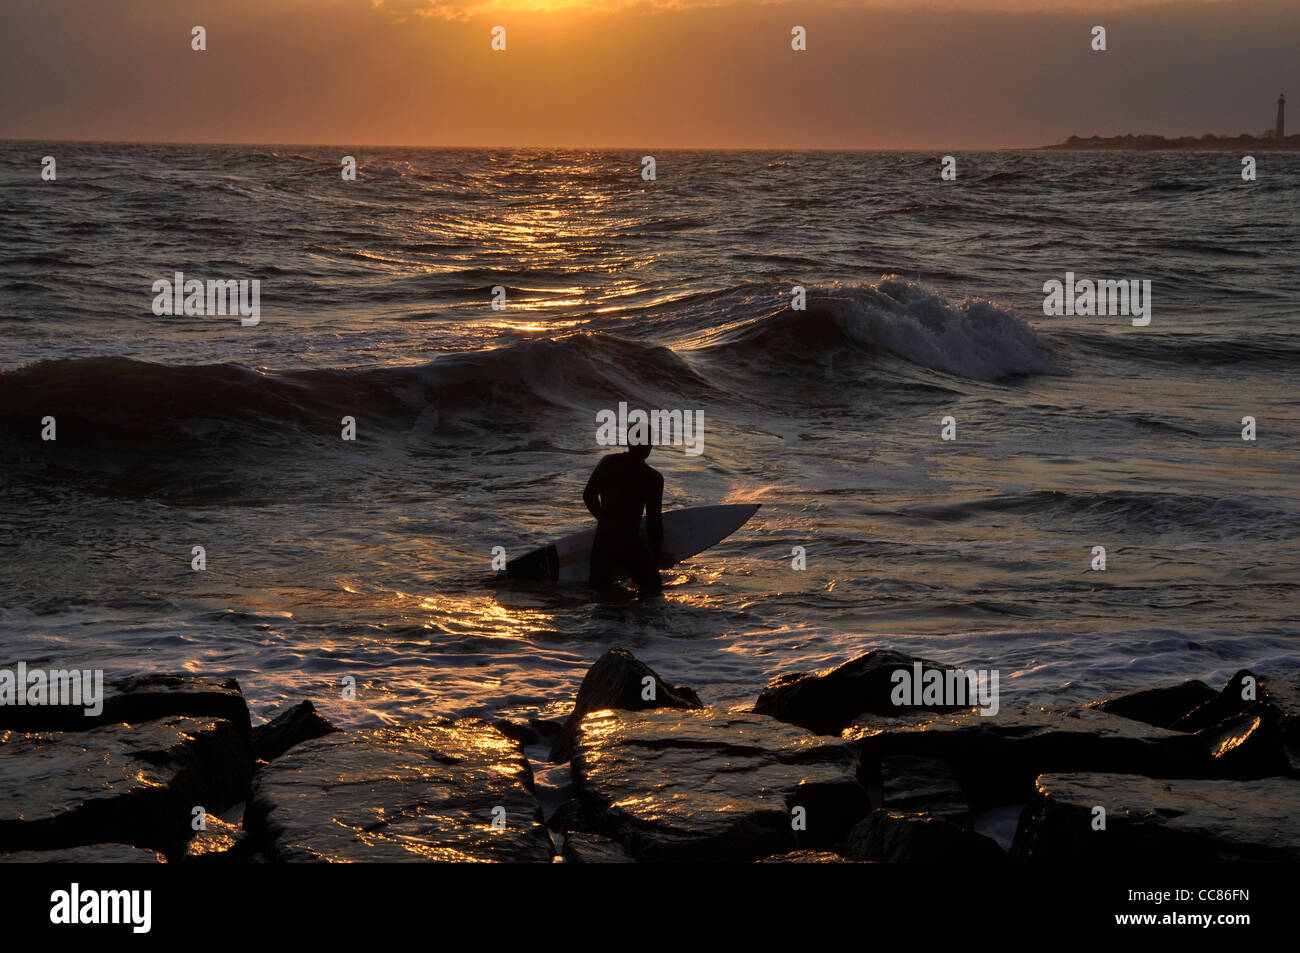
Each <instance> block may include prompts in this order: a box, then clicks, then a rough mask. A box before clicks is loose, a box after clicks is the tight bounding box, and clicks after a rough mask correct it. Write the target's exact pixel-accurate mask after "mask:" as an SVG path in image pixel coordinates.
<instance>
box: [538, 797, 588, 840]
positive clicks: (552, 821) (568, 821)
mask: <svg viewBox="0 0 1300 953" xmlns="http://www.w3.org/2000/svg"><path fill="white" fill-rule="evenodd" d="M546 826H547V827H549V828H550V829H551V830H553V831H561V832H569V831H576V832H581V833H584V834H590V833H591V825H590V824H588V823H587V817H586V815H585V814H583V811H582V804H581V802H580V801H578V799H577V798H569V799H568V800H567V801H564V802H562V803H561V804H560V805H559V806H558V807H556V809H555V811H554V812H553V813H552V814H551V816H550V817H548V818H547V819H546Z"/></svg>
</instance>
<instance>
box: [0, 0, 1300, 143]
mask: <svg viewBox="0 0 1300 953" xmlns="http://www.w3.org/2000/svg"><path fill="white" fill-rule="evenodd" d="M0 23H2V24H3V29H0V91H3V96H0V138H6V139H14V138H21V139H40V140H66V139H71V140H107V141H158V142H246V143H276V144H304V145H306V144H320V145H343V146H349V145H350V146H360V145H370V146H377V145H391V146H395V145H412V146H419V145H433V146H489V147H510V146H544V147H609V148H636V149H641V148H647V149H648V148H661V149H671V148H766V149H800V148H803V149H922V150H931V149H934V150H944V151H957V150H963V149H995V148H1016V147H1031V146H1037V145H1044V144H1048V143H1054V142H1060V141H1061V140H1063V139H1065V138H1066V137H1067V136H1069V135H1072V134H1078V135H1082V136H1088V135H1092V134H1099V135H1117V134H1123V133H1143V132H1151V133H1160V134H1163V135H1169V136H1175V135H1202V134H1204V133H1211V132H1213V133H1220V134H1233V135H1235V134H1237V133H1241V132H1249V133H1259V132H1262V131H1263V130H1265V129H1269V128H1272V126H1273V121H1274V116H1275V113H1276V103H1277V97H1278V94H1279V93H1282V92H1289V93H1291V96H1290V98H1291V100H1292V102H1294V103H1296V104H1297V105H1296V106H1295V107H1293V109H1295V110H1300V56H1298V55H1297V51H1298V50H1300V0H1195V2H1175V3H1162V4H1142V5H1134V4H1133V3H1132V2H1131V0H1130V2H1125V0H1098V2H1089V3H1075V2H1073V0H1063V2H1056V0H948V2H941V0H934V2H930V0H855V2H847V0H802V2H785V0H779V2H760V0H0ZM196 25H201V26H203V27H204V28H205V30H206V41H207V49H206V51H203V52H195V51H194V50H192V49H191V30H192V28H193V27H194V26H196ZM796 25H797V26H803V27H805V28H806V31H807V50H806V51H804V52H795V51H794V50H792V49H791V30H792V28H793V27H795V26H796ZM1097 25H1101V26H1104V27H1105V28H1106V39H1107V47H1108V48H1107V50H1106V51H1105V52H1095V51H1093V50H1092V48H1091V44H1092V28H1093V27H1094V26H1097ZM496 26H501V27H504V28H505V44H506V49H505V50H504V51H503V52H502V51H494V50H493V49H492V48H491V43H492V29H493V28H494V27H496ZM1288 126H1289V127H1291V128H1297V129H1300V114H1297V115H1294V118H1291V119H1289V121H1288Z"/></svg>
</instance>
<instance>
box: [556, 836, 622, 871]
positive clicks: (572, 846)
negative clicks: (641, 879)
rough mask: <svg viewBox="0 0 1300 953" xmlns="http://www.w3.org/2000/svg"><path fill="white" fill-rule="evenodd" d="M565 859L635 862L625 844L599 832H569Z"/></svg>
mask: <svg viewBox="0 0 1300 953" xmlns="http://www.w3.org/2000/svg"><path fill="white" fill-rule="evenodd" d="M564 861H565V863H569V864H635V863H636V858H635V857H633V856H632V855H631V854H629V853H628V852H627V851H626V850H624V849H623V845H622V844H620V843H619V842H618V841H616V840H610V839H609V838H608V837H601V836H600V835H599V834H580V833H575V834H569V835H568V836H567V837H565V838H564Z"/></svg>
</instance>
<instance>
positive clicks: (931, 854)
mask: <svg viewBox="0 0 1300 953" xmlns="http://www.w3.org/2000/svg"><path fill="white" fill-rule="evenodd" d="M844 853H845V854H847V855H848V856H849V857H851V858H853V859H854V860H869V861H875V862H877V863H886V864H945V865H954V866H960V867H967V866H968V867H969V869H971V870H981V869H985V868H988V867H998V866H1002V865H1005V864H1007V863H1009V858H1008V857H1007V855H1006V854H1005V853H1004V852H1003V850H1002V848H1001V847H999V846H998V845H997V844H996V843H994V842H993V841H992V840H990V839H989V838H987V837H985V836H984V835H983V834H976V833H975V832H974V831H971V830H966V829H964V828H961V827H958V826H957V825H956V824H953V823H950V822H948V821H945V820H941V819H940V818H937V817H927V816H924V815H920V814H902V813H898V812H896V811H886V810H880V811H872V812H871V814H870V815H868V816H867V817H866V818H865V819H863V820H862V821H861V822H859V823H858V824H857V826H855V827H854V828H853V830H852V831H851V832H850V833H849V836H848V840H847V842H846V844H845V847H844Z"/></svg>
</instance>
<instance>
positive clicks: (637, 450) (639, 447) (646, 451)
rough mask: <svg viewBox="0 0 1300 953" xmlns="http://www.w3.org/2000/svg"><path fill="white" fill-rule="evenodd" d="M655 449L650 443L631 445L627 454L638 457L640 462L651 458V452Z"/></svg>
mask: <svg viewBox="0 0 1300 953" xmlns="http://www.w3.org/2000/svg"><path fill="white" fill-rule="evenodd" d="M653 449H654V447H653V446H652V445H651V444H649V443H630V444H628V447H627V452H628V453H630V454H632V456H634V457H636V458H637V459H638V460H645V459H646V458H647V457H649V456H650V451H651V450H653Z"/></svg>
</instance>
